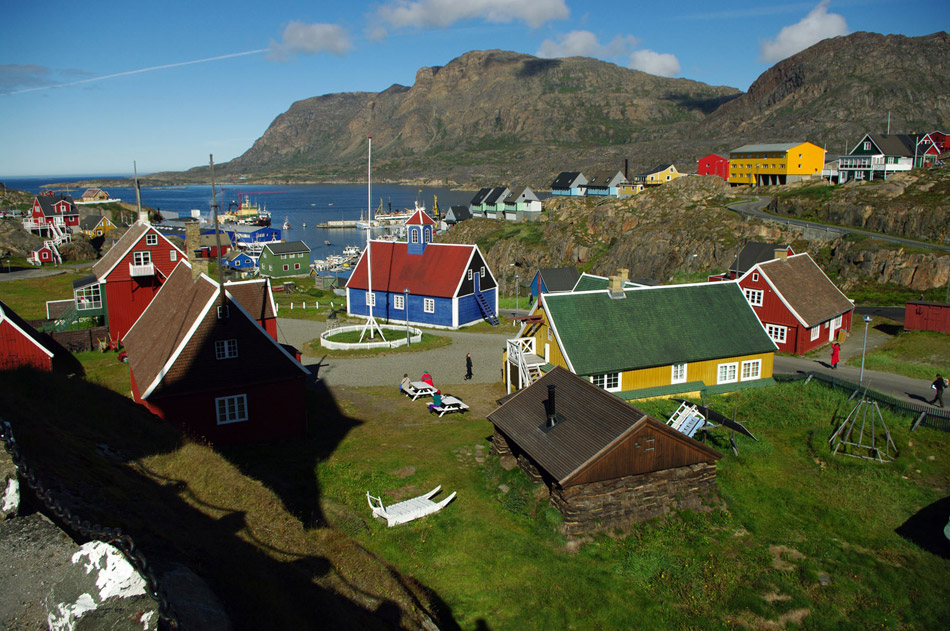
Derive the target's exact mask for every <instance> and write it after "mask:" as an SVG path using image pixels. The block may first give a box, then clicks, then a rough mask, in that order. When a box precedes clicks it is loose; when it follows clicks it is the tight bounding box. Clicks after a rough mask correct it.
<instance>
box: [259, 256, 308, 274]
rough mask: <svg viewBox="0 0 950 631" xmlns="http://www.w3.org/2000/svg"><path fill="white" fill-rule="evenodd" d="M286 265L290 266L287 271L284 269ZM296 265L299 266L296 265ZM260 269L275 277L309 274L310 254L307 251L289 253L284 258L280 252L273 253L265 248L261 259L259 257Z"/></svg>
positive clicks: (261, 271)
mask: <svg viewBox="0 0 950 631" xmlns="http://www.w3.org/2000/svg"><path fill="white" fill-rule="evenodd" d="M284 265H286V266H287V268H288V269H287V270H286V271H285V270H284ZM295 265H296V266H299V267H294V266H295ZM258 269H259V270H260V273H261V274H264V275H267V276H274V277H283V276H300V275H301V274H309V273H310V260H309V255H307V254H305V253H301V254H291V255H288V256H287V258H286V259H282V258H280V255H279V254H272V253H270V252H268V251H267V250H264V251H263V252H261V256H260V259H258Z"/></svg>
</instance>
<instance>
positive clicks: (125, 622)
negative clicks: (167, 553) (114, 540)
mask: <svg viewBox="0 0 950 631" xmlns="http://www.w3.org/2000/svg"><path fill="white" fill-rule="evenodd" d="M71 560H72V566H70V568H69V569H68V570H66V575H65V576H64V577H63V580H61V581H60V582H59V583H57V584H56V585H55V586H54V587H53V590H52V591H51V592H50V595H49V596H47V597H46V611H47V622H48V623H49V628H50V631H98V630H106V629H108V630H109V631H119V630H121V629H129V630H130V631H131V630H133V629H135V630H136V631H153V630H155V629H157V628H158V603H157V602H155V600H153V599H152V598H151V597H150V596H149V595H148V594H147V593H146V591H145V589H146V583H145V579H143V578H142V575H141V574H139V573H138V571H137V570H136V569H135V568H134V567H133V566H132V564H130V563H129V562H128V560H126V558H125V556H124V555H123V554H122V553H121V552H120V551H119V550H118V548H116V547H115V546H112V545H110V544H108V543H104V542H102V541H90V542H89V543H86V544H84V545H82V546H81V547H80V548H79V551H78V552H76V553H75V554H74V555H73V556H72V559H71Z"/></svg>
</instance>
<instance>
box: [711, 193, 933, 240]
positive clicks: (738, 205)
mask: <svg viewBox="0 0 950 631" xmlns="http://www.w3.org/2000/svg"><path fill="white" fill-rule="evenodd" d="M771 202H772V198H771V197H765V198H763V199H754V200H750V201H747V202H735V203H733V204H729V205H727V206H726V208H728V209H729V210H731V211H733V212H736V213H739V214H742V215H751V216H753V217H759V218H760V219H767V220H769V221H777V222H779V223H784V224H785V225H787V226H799V227H802V228H811V229H813V230H822V231H824V232H827V233H829V235H830V236H835V235H836V236H842V235H846V234H855V235H861V236H865V237H868V238H871V239H877V240H879V241H888V242H890V243H899V244H900V245H908V246H914V247H919V248H930V249H932V250H941V251H943V252H950V246H947V245H940V244H938V243H929V242H927V241H915V240H913V239H905V238H903V237H894V236H891V235H887V234H881V233H880V232H870V231H868V230H861V229H859V228H852V227H849V226H829V225H826V224H823V223H816V222H814V221H806V220H804V219H792V218H791V217H781V216H779V215H773V214H772V213H767V212H765V211H764V210H763V209H764V208H765V207H767V206H768V205H769V204H770V203H771Z"/></svg>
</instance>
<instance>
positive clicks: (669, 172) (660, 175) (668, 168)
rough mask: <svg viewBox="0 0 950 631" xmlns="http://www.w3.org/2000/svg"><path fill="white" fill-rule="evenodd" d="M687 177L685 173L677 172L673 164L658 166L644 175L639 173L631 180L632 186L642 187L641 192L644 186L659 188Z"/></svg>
mask: <svg viewBox="0 0 950 631" xmlns="http://www.w3.org/2000/svg"><path fill="white" fill-rule="evenodd" d="M684 175H686V174H685V173H680V172H679V171H677V170H676V167H675V166H673V165H672V164H658V165H656V166H655V167H653V168H652V169H650V170H649V171H644V172H643V173H637V174H636V175H634V176H633V177H631V178H630V182H631V184H634V185H637V184H639V185H641V190H642V188H643V185H646V186H657V185H659V184H666V183H667V182H670V181H672V180H675V179H676V178H678V177H682V176H684Z"/></svg>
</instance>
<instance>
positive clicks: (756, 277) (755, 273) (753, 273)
mask: <svg viewBox="0 0 950 631" xmlns="http://www.w3.org/2000/svg"><path fill="white" fill-rule="evenodd" d="M757 280H759V273H758V272H752V282H755V281H757Z"/></svg>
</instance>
